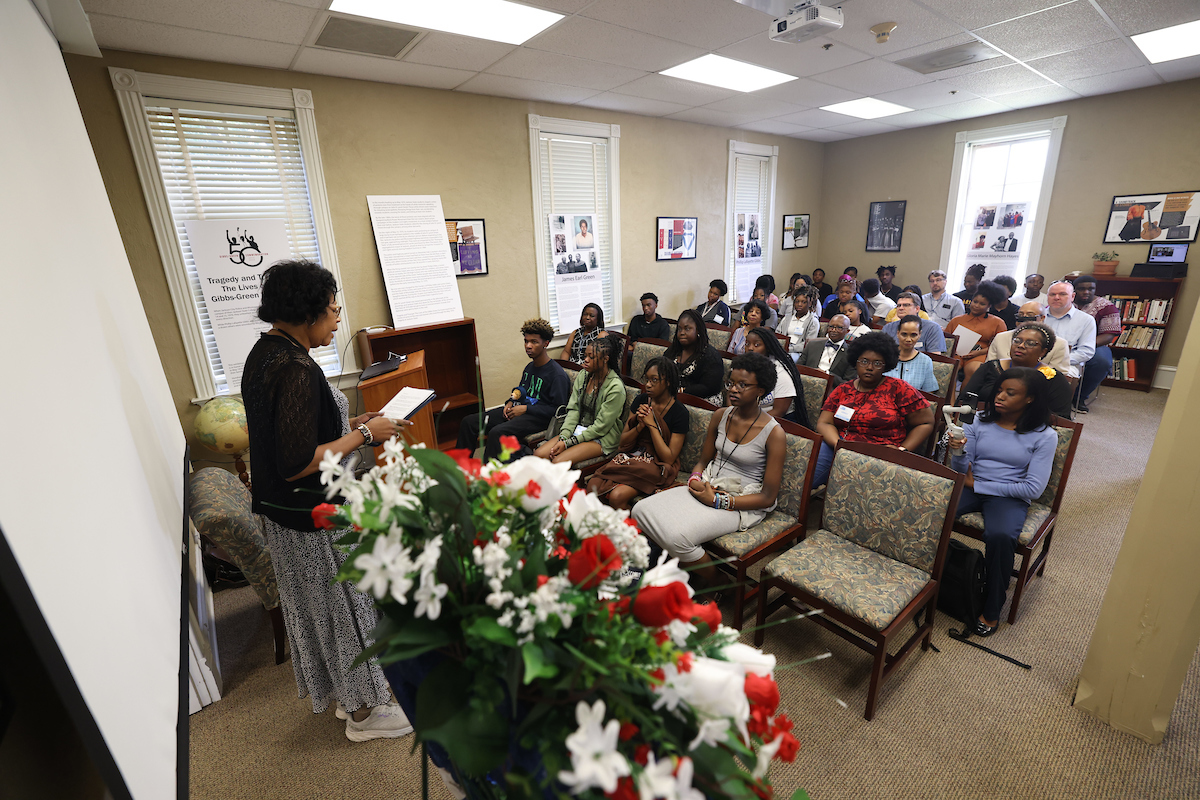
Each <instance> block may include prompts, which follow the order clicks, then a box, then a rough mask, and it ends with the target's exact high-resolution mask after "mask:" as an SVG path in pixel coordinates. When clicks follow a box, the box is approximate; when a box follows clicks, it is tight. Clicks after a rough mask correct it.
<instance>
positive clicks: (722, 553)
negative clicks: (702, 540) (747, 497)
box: [680, 419, 821, 630]
mask: <svg viewBox="0 0 1200 800" xmlns="http://www.w3.org/2000/svg"><path fill="white" fill-rule="evenodd" d="M776 422H778V423H779V425H780V427H782V428H783V432H784V433H785V434H786V436H787V455H786V456H784V462H783V480H782V481H781V482H780V484H779V496H778V498H777V505H776V508H775V510H774V511H772V512H771V513H770V514H767V516H766V518H765V519H763V521H762V522H760V523H758V524H757V525H754V526H751V527H750V528H747V529H746V530H744V531H735V532H734V533H729V534H726V535H724V536H721V537H719V538H717V539H713V540H712V541H711V542H708V543H706V544H705V545H704V549H705V550H707V551H708V553H709V554H710V555H711V556H712V557H713V559H714V560H716V561H725V563H723V564H719V565H718V568H719V569H720V570H722V571H723V572H727V573H729V574H730V575H731V576H732V577H733V578H734V580H735V587H734V595H733V627H735V628H738V629H739V630H740V629H741V627H742V619H743V616H744V613H745V606H746V602H747V601H749V600H753V599H754V598H755V597H757V596H758V593H759V591H760V589H761V587H760V585H759V583H758V582H757V581H754V580H752V579H751V578H750V577H749V576H748V575H747V574H746V571H747V570H748V569H749V568H750V567H752V566H754V565H755V564H757V563H758V562H759V561H761V560H762V559H764V558H766V557H768V556H770V555H772V554H773V553H776V552H778V551H780V550H783V549H786V548H787V547H789V546H790V545H791V544H793V543H794V542H795V541H796V540H797V539H799V538H802V537H803V536H804V531H805V524H806V521H807V520H808V499H809V494H811V491H810V490H811V489H812V478H813V472H814V471H815V470H816V467H817V453H819V452H820V450H821V437H820V436H818V435H817V434H815V433H813V432H812V431H810V430H808V429H807V428H805V427H803V426H802V425H797V424H796V423H794V422H789V421H788V420H785V419H780V420H776ZM703 442H704V435H703V432H702V433H701V436H700V443H701V446H703ZM680 474H681V475H684V474H688V475H690V474H691V471H690V470H689V471H688V472H687V473H684V471H683V470H682V469H681V470H680ZM726 559H728V560H726ZM750 584H753V585H752V586H751V585H750Z"/></svg>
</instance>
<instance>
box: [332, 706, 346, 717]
mask: <svg viewBox="0 0 1200 800" xmlns="http://www.w3.org/2000/svg"><path fill="white" fill-rule="evenodd" d="M333 715H334V716H335V717H337V718H338V719H350V715H349V714H347V713H346V709H344V708H342V704H341V703H338V704H337V708H336V709H335V710H334V712H333Z"/></svg>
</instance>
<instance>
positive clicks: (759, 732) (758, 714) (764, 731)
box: [746, 706, 771, 741]
mask: <svg viewBox="0 0 1200 800" xmlns="http://www.w3.org/2000/svg"><path fill="white" fill-rule="evenodd" d="M770 720H771V714H770V713H769V712H768V711H767V710H766V709H765V708H763V707H762V706H751V708H750V719H749V720H747V722H746V730H748V731H749V732H750V733H753V734H754V735H755V736H757V737H759V738H760V739H763V740H765V741H769V740H770V737H769V734H770V732H771V722H770Z"/></svg>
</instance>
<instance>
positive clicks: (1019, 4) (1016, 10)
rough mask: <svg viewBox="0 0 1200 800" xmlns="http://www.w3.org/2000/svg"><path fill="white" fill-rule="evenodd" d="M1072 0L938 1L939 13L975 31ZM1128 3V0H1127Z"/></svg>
mask: <svg viewBox="0 0 1200 800" xmlns="http://www.w3.org/2000/svg"><path fill="white" fill-rule="evenodd" d="M1064 2H1070V0H1003V2H999V3H981V2H979V0H937V12H938V13H939V14H941V15H942V16H943V17H945V18H946V19H949V20H951V21H952V22H957V23H958V24H959V25H962V26H963V27H964V28H968V29H971V30H974V29H975V28H982V27H984V26H985V25H994V24H995V23H997V22H1004V21H1005V20H1009V19H1014V18H1016V17H1020V16H1024V15H1025V14H1032V13H1034V12H1037V11H1042V10H1043V9H1047V8H1051V7H1053V6H1057V5H1061V4H1062V3H1064ZM1125 2H1128V0H1125Z"/></svg>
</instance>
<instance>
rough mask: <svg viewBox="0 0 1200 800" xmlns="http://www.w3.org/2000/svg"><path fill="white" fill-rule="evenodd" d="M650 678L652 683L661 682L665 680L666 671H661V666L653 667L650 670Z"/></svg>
mask: <svg viewBox="0 0 1200 800" xmlns="http://www.w3.org/2000/svg"><path fill="white" fill-rule="evenodd" d="M650 680H651V682H652V683H656V684H661V683H666V682H667V673H665V672H663V668H662V667H655V668H654V669H652V670H650Z"/></svg>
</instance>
